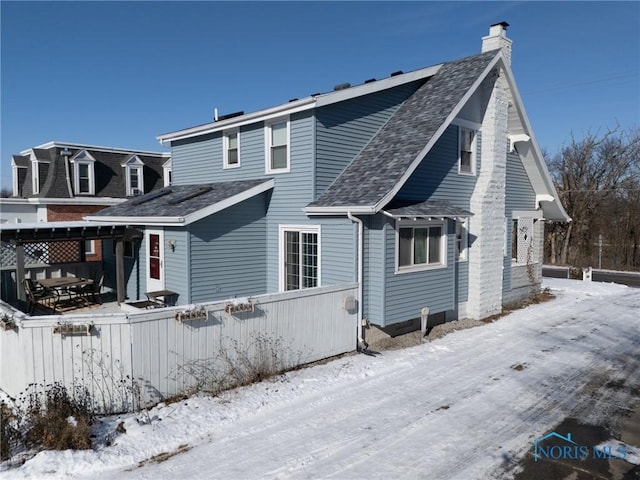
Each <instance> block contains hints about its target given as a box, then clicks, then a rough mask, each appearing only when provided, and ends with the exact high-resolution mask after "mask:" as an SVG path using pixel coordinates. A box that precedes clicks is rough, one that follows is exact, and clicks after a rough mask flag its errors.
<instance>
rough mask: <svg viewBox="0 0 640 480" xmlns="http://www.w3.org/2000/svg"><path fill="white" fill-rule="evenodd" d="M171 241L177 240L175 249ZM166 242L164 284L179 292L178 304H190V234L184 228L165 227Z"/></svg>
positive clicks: (168, 288)
mask: <svg viewBox="0 0 640 480" xmlns="http://www.w3.org/2000/svg"><path fill="white" fill-rule="evenodd" d="M169 241H173V242H175V251H171V248H169V247H168V246H167V244H168V243H169ZM164 244H165V246H164V286H165V288H166V289H167V290H173V291H174V292H176V293H177V294H178V300H177V304H178V305H186V304H189V303H191V302H190V291H189V290H190V284H189V253H190V250H189V235H188V234H187V232H186V231H184V229H182V228H176V227H165V229H164Z"/></svg>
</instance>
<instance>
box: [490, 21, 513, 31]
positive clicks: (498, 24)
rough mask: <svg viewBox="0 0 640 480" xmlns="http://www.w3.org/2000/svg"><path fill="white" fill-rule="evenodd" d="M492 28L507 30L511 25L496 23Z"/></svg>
mask: <svg viewBox="0 0 640 480" xmlns="http://www.w3.org/2000/svg"><path fill="white" fill-rule="evenodd" d="M491 26H492V27H503V28H504V29H505V30H506V29H507V27H508V26H509V24H508V23H507V22H500V23H494V24H493V25H491Z"/></svg>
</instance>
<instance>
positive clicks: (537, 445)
mask: <svg viewBox="0 0 640 480" xmlns="http://www.w3.org/2000/svg"><path fill="white" fill-rule="evenodd" d="M551 442H553V444H551ZM531 443H533V460H534V461H535V462H537V461H538V459H552V460H558V459H565V460H566V459H569V460H586V459H588V458H596V459H609V458H618V459H621V460H624V459H625V458H626V457H627V451H626V449H625V447H624V445H619V446H618V448H616V450H615V451H614V450H613V447H612V446H611V445H598V446H587V445H580V444H579V443H577V442H575V441H574V440H573V439H572V438H571V433H567V434H566V435H561V434H559V433H557V432H551V433H547V434H546V435H543V436H542V437H539V438H536V439H535V440H534V441H533V442H531Z"/></svg>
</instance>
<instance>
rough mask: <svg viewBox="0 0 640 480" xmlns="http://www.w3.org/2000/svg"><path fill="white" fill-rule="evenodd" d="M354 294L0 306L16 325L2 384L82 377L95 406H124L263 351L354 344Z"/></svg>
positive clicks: (337, 289) (2, 338) (3, 347)
mask: <svg viewBox="0 0 640 480" xmlns="http://www.w3.org/2000/svg"><path fill="white" fill-rule="evenodd" d="M356 292H357V286H356V285H352V284H350V285H340V286H332V287H320V288H316V289H309V290H302V291H296V292H287V293H278V294H269V295H261V296H256V297H252V298H251V299H249V300H247V302H246V305H244V306H243V305H237V302H232V303H225V302H219V303H206V304H199V305H196V306H189V307H185V306H181V307H171V308H165V309H156V310H143V311H141V312H135V313H134V312H122V313H116V314H101V315H91V314H90V313H89V314H84V315H83V314H76V315H59V316H46V317H44V316H43V317H30V316H28V315H25V314H24V313H22V312H19V311H17V310H15V309H12V308H11V307H9V306H8V305H7V304H4V303H3V304H1V305H0V314H3V317H4V318H5V320H6V319H10V318H12V319H13V321H14V322H15V329H13V328H11V325H6V326H5V327H4V329H0V389H2V390H4V391H5V392H6V393H8V394H9V395H11V396H13V397H17V396H18V395H19V394H20V393H22V392H24V391H25V390H26V389H27V388H28V387H29V386H30V385H31V384H35V385H36V386H46V385H49V384H52V383H54V382H61V383H62V384H64V385H65V386H67V388H71V387H73V385H74V384H75V385H78V384H80V385H83V386H86V387H87V388H88V389H89V391H90V393H91V394H92V397H93V399H94V400H95V401H96V402H97V405H98V407H99V408H104V409H106V410H109V411H119V410H121V411H124V410H131V409H134V408H136V407H138V406H139V405H138V403H140V404H142V405H146V404H150V403H154V402H157V401H160V400H162V399H164V398H167V397H170V396H173V395H178V394H182V393H185V392H188V391H189V390H190V389H192V388H193V387H194V386H195V385H196V384H198V383H199V382H202V380H203V379H202V378H198V377H199V375H202V374H203V372H205V371H206V372H208V374H212V375H215V376H217V377H219V376H220V375H224V374H225V372H226V370H228V369H229V368H233V366H234V365H233V364H234V362H238V364H239V363H242V362H246V361H256V360H259V358H258V357H260V356H261V355H264V354H265V353H268V354H271V355H277V357H278V359H279V360H280V361H281V364H282V365H283V366H285V367H287V368H289V367H293V366H297V365H302V364H305V363H309V362H313V361H316V360H320V359H323V358H328V357H331V356H334V355H338V354H341V353H345V352H349V351H352V350H354V349H355V347H356V336H357V332H356V322H357V312H356V311H347V310H346V309H345V299H346V298H348V297H350V296H355V295H356ZM249 305H251V307H250V308H248V306H249ZM242 310H248V311H242ZM251 310H252V311H251ZM234 311H235V313H234ZM194 312H195V313H194ZM190 317H193V319H189V318H190ZM198 317H200V318H198ZM87 326H89V327H90V331H89V334H87V332H86V330H85V328H86V327H87ZM265 348H266V349H267V350H268V351H267V352H265ZM198 372H199V373H198Z"/></svg>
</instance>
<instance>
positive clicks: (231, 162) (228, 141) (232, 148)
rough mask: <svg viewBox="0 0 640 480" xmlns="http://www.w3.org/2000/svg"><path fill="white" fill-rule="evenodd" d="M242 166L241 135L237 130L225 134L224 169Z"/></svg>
mask: <svg viewBox="0 0 640 480" xmlns="http://www.w3.org/2000/svg"><path fill="white" fill-rule="evenodd" d="M239 166H240V133H239V132H238V131H237V130H235V131H232V132H226V133H225V134H224V168H234V167H239Z"/></svg>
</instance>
